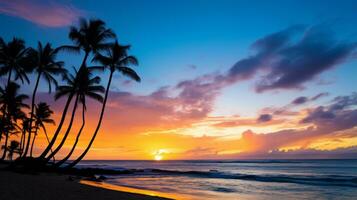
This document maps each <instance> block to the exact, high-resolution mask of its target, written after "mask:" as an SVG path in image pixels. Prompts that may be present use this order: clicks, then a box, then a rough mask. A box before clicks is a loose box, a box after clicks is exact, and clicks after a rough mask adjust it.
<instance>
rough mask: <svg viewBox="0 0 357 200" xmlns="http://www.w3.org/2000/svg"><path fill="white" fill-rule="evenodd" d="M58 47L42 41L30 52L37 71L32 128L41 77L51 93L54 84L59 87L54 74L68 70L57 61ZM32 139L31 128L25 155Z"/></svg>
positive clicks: (32, 105) (33, 94)
mask: <svg viewBox="0 0 357 200" xmlns="http://www.w3.org/2000/svg"><path fill="white" fill-rule="evenodd" d="M57 52H58V49H53V48H52V47H51V44H49V43H47V44H46V45H45V46H44V47H43V45H42V44H41V42H39V43H38V47H37V49H36V50H34V49H31V50H30V53H29V55H30V56H29V57H30V58H31V62H32V64H33V66H34V67H33V68H34V70H35V71H36V73H37V78H36V83H35V87H34V90H33V93H32V102H31V112H30V113H31V117H30V122H29V123H30V124H29V128H32V121H33V118H34V116H33V114H34V107H35V99H36V93H37V89H38V85H39V82H40V78H41V77H43V78H44V79H45V80H46V83H47V84H48V88H49V92H50V93H51V90H52V86H51V85H52V84H53V85H55V86H56V87H57V85H58V84H57V80H56V79H55V77H54V75H64V74H65V73H66V70H65V69H64V68H62V66H63V62H58V61H56V56H57ZM30 140H31V131H30V130H29V134H28V140H27V144H26V148H25V151H24V154H23V156H26V155H27V152H28V149H29V146H30Z"/></svg>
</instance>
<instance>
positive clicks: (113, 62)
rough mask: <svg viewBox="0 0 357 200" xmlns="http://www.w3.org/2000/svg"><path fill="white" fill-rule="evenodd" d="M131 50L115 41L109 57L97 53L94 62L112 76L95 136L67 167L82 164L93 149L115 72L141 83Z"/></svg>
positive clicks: (135, 60) (136, 62) (109, 51)
mask: <svg viewBox="0 0 357 200" xmlns="http://www.w3.org/2000/svg"><path fill="white" fill-rule="evenodd" d="M129 48H130V46H121V45H119V43H118V41H115V43H114V44H113V45H112V46H111V47H110V48H109V49H108V52H107V54H108V55H107V56H104V55H102V54H99V53H97V54H96V55H95V57H94V61H98V62H99V63H101V64H102V65H103V67H102V68H103V69H104V68H109V70H110V75H109V80H108V84H107V88H106V91H105V95H104V100H103V105H102V110H101V113H100V118H99V121H98V124H97V127H96V129H95V131H94V134H93V136H92V138H91V140H90V142H89V144H88V146H87V147H86V149H85V150H84V152H83V153H82V154H81V155H80V156H79V157H78V158H77V159H76V160H74V161H73V162H72V163H70V164H69V165H68V166H67V167H68V168H70V167H73V166H75V165H76V164H77V163H78V162H80V161H81V160H82V159H83V158H84V156H85V155H86V154H87V152H88V151H89V149H90V148H91V146H92V144H93V142H94V140H95V138H96V136H97V133H98V131H99V128H100V126H101V123H102V120H103V116H104V111H105V105H106V102H107V98H108V93H109V88H110V84H111V82H112V78H113V74H114V72H115V71H119V72H121V73H122V74H123V75H125V76H128V77H129V78H131V79H133V80H135V81H138V82H139V81H140V77H139V76H138V74H137V73H136V72H135V71H134V70H133V69H131V68H130V67H129V65H137V64H138V61H137V59H136V58H135V57H134V56H129V55H128V54H127V50H128V49H129Z"/></svg>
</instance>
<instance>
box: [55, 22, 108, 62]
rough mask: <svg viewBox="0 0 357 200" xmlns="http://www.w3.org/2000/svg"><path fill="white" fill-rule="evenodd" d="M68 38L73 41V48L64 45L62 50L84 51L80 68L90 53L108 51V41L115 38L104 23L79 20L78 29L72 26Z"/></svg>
mask: <svg viewBox="0 0 357 200" xmlns="http://www.w3.org/2000/svg"><path fill="white" fill-rule="evenodd" d="M68 37H69V38H70V39H71V40H72V41H73V43H74V46H71V45H64V46H62V47H61V49H63V50H68V51H73V52H79V51H80V50H83V51H84V58H83V61H82V65H81V67H84V66H85V65H86V61H87V59H88V56H89V54H90V53H92V52H93V53H97V52H99V51H102V50H105V49H108V47H109V43H107V40H108V39H113V38H115V34H114V32H113V31H112V30H111V29H108V28H106V27H105V23H104V22H103V21H102V20H99V19H92V20H89V21H87V20H86V19H83V18H82V19H80V23H79V27H78V28H77V27H74V26H72V27H71V28H70V32H69V35H68Z"/></svg>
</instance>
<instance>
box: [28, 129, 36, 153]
mask: <svg viewBox="0 0 357 200" xmlns="http://www.w3.org/2000/svg"><path fill="white" fill-rule="evenodd" d="M37 131H38V128H36V132H35V134H34V136H33V140H32V144H31V151H30V157H32V150H33V145H34V144H35V140H36V136H37Z"/></svg>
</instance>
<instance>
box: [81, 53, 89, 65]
mask: <svg viewBox="0 0 357 200" xmlns="http://www.w3.org/2000/svg"><path fill="white" fill-rule="evenodd" d="M88 56H89V52H85V54H84V58H83V61H82V65H81V67H84V66H86V63H87V59H88Z"/></svg>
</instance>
